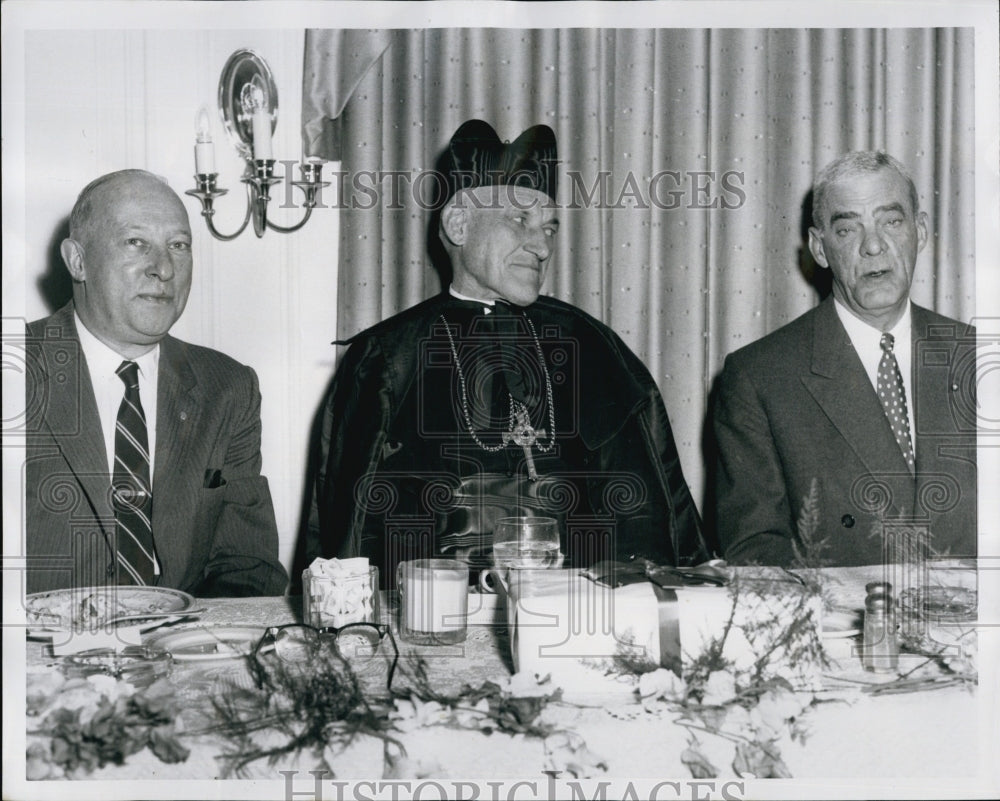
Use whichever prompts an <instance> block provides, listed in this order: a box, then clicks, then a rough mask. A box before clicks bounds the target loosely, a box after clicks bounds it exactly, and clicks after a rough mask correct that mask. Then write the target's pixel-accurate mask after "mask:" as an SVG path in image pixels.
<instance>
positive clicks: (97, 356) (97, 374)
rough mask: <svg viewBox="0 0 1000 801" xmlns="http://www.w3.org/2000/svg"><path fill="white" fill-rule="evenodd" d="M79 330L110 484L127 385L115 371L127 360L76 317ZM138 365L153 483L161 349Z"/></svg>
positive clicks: (145, 356) (141, 360) (147, 354)
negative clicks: (94, 400) (106, 458)
mask: <svg viewBox="0 0 1000 801" xmlns="http://www.w3.org/2000/svg"><path fill="white" fill-rule="evenodd" d="M74 316H76V330H77V332H78V333H79V335H80V348H81V349H82V350H83V355H84V361H85V362H86V364H87V370H88V371H89V373H90V383H91V385H92V386H93V387H94V397H95V398H96V399H97V415H98V417H100V419H101V432H102V433H103V434H104V448H105V452H106V453H107V456H108V481H109V482H110V481H111V475H112V473H113V471H112V469H111V466H112V465H113V464H114V463H115V427H116V425H117V423H118V407H119V406H121V403H122V398H124V397H125V384H124V383H123V382H122V380H121V378H119V376H118V374H117V373H116V372H115V370H117V369H118V367H119V365H120V364H121V363H122V362H123V361H124V360H125V357H124V356H122V355H121V354H120V353H116V352H115V351H113V350H112V349H111V348H109V347H108V346H107V345H105V344H104V343H103V342H101V340H99V339H98V338H97V337H95V336H94V335H93V334H92V333H90V331H88V330H87V326H85V325H84V324H83V321H82V320H81V319H80V317H79V315H76V313H75V312H74ZM132 361H134V362H135V363H136V364H137V365H139V401H140V402H141V403H142V410H143V412H145V413H146V437H147V439H148V444H149V479H150V481H152V480H153V464H154V463H155V454H156V388H157V383H158V381H157V379H158V377H159V375H158V370H159V365H160V346H159V345H156V346H155V347H154V348H153V349H152V350H151V351H149V352H148V353H144V354H143V355H142V356H140V357H139V358H137V359H132Z"/></svg>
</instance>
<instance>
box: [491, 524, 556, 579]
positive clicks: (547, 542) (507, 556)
mask: <svg viewBox="0 0 1000 801" xmlns="http://www.w3.org/2000/svg"><path fill="white" fill-rule="evenodd" d="M562 563H563V554H562V551H561V550H560V539H559V523H558V521H557V520H555V519H554V518H551V517H501V518H500V519H499V520H497V522H496V526H495V527H494V529H493V569H492V570H484V571H483V572H482V573H481V574H480V576H479V586H480V587H481V588H482V589H483V590H484V591H486V592H495V591H496V588H495V586H494V584H492V583H491V582H497V581H498V578H502V577H503V576H504V575H505V574H506V573H507V571H508V570H511V569H514V570H524V569H535V570H544V569H555V568H559V567H562Z"/></svg>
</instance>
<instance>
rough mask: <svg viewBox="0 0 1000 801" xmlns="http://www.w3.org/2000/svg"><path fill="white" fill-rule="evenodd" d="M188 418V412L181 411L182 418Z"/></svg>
mask: <svg viewBox="0 0 1000 801" xmlns="http://www.w3.org/2000/svg"><path fill="white" fill-rule="evenodd" d="M187 419H188V413H187V412H181V420H187Z"/></svg>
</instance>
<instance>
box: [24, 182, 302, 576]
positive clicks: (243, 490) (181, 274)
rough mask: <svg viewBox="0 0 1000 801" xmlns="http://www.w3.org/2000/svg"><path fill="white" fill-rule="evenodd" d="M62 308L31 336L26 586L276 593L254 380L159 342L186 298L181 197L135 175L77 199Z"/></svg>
mask: <svg viewBox="0 0 1000 801" xmlns="http://www.w3.org/2000/svg"><path fill="white" fill-rule="evenodd" d="M61 252H62V256H63V260H64V261H65V263H66V267H67V269H68V270H69V273H70V276H71V278H72V280H73V300H72V301H71V302H70V303H68V304H67V305H66V306H64V307H63V308H61V309H59V311H57V312H56V313H55V314H53V315H52V316H50V317H48V318H46V319H44V320H38V321H36V322H33V323H30V324H29V325H28V329H27V343H26V350H27V354H28V371H27V408H28V439H27V464H26V469H25V494H26V520H27V533H26V542H25V547H26V553H27V589H28V591H29V592H38V591H42V590H51V589H60V588H69V587H87V586H97V585H108V584H140V585H141V584H144V585H153V586H159V587H169V588H175V589H180V590H184V591H187V592H191V593H193V594H196V595H201V596H211V595H277V594H281V593H282V592H284V590H285V586H286V583H287V575H286V573H285V570H284V568H283V567H282V566H281V564H280V562H279V561H278V558H277V546H278V534H277V527H276V525H275V517H274V509H273V507H272V504H271V496H270V492H269V490H268V486H267V479H266V478H264V477H263V476H261V474H260V467H261V456H260V433H261V421H260V393H259V391H258V388H257V377H256V375H255V374H254V372H253V370H251V369H250V368H249V367H245V366H243V365H241V364H238V363H237V362H235V361H234V360H232V359H230V358H229V357H228V356H224V355H223V354H221V353H218V352H217V351H214V350H209V349H208V348H202V347H198V346H196V345H189V344H187V343H184V342H181V341H179V340H177V339H174V338H173V337H171V336H170V335H169V334H168V331H169V330H170V328H171V326H172V325H173V324H174V322H176V320H177V319H178V317H180V315H181V312H183V310H184V306H185V304H186V302H187V297H188V291H189V290H190V288H191V272H192V257H191V230H190V226H189V223H188V217H187V212H186V210H185V209H184V205H183V204H182V203H181V201H180V198H178V197H177V195H176V194H175V193H174V192H173V191H172V190H171V189H170V188H169V187H168V186H167V185H166V184H165V183H164V182H163V181H162V180H160V179H159V178H158V177H156V176H154V175H152V174H151V173H147V172H144V171H142V170H123V171H120V172H115V173H110V174H108V175H105V176H102V177H101V178H98V179H97V180H95V181H93V182H92V183H91V184H89V185H88V186H87V187H86V188H85V189H84V190H83V191H82V192H81V193H80V197H79V198H78V200H77V202H76V205H75V206H74V207H73V212H72V214H71V216H70V236H69V238H68V239H66V240H64V241H63V243H62V250H61Z"/></svg>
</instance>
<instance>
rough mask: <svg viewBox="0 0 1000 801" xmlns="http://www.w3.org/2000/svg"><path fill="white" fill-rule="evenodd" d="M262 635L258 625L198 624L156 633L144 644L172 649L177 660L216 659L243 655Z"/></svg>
mask: <svg viewBox="0 0 1000 801" xmlns="http://www.w3.org/2000/svg"><path fill="white" fill-rule="evenodd" d="M263 635H264V628H263V627H258V626H212V627H208V626H199V627H198V628H193V629H182V630H180V631H166V632H162V633H157V634H154V635H152V636H150V637H147V638H146V640H145V644H146V645H152V646H155V647H156V648H162V649H163V650H164V651H168V652H170V654H171V655H172V656H173V657H174V661H176V662H214V661H216V660H220V659H242V658H243V657H245V656H247V655H248V654H250V653H252V652H253V649H254V646H256V645H257V643H258V642H259V641H260V638H261V637H262V636H263Z"/></svg>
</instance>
